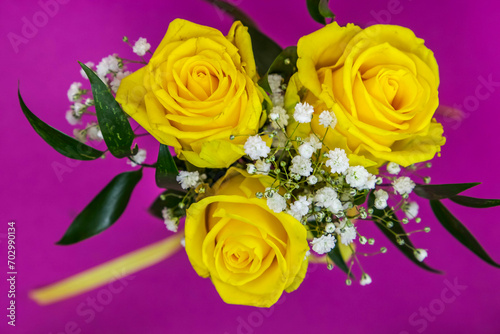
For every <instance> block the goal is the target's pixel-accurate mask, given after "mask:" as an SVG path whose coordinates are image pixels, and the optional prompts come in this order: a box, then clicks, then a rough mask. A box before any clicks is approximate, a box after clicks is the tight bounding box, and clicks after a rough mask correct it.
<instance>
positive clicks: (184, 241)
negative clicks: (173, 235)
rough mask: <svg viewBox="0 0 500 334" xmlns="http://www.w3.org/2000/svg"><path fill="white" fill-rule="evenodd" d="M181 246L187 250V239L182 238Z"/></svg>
mask: <svg viewBox="0 0 500 334" xmlns="http://www.w3.org/2000/svg"><path fill="white" fill-rule="evenodd" d="M180 244H181V246H182V247H184V248H186V238H182V239H181V241H180Z"/></svg>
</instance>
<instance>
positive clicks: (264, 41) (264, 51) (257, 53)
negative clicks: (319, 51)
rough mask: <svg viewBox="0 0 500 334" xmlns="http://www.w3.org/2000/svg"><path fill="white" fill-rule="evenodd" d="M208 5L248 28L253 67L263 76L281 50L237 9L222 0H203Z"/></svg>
mask: <svg viewBox="0 0 500 334" xmlns="http://www.w3.org/2000/svg"><path fill="white" fill-rule="evenodd" d="M205 1H207V2H208V3H210V4H212V5H214V6H216V7H218V8H219V9H221V10H223V11H225V12H226V13H227V14H229V15H230V16H231V17H232V18H233V19H235V20H239V21H241V23H243V25H245V26H246V27H248V33H249V34H250V37H251V38H252V49H253V55H254V58H255V65H256V66H257V72H258V73H259V76H263V75H264V74H265V73H266V72H267V70H268V69H269V66H271V64H272V63H273V61H274V59H275V58H276V57H277V56H278V55H279V54H280V52H281V51H282V48H281V47H280V46H279V45H278V44H277V43H276V42H275V41H273V40H272V39H271V38H269V37H268V36H266V35H265V34H264V33H262V32H261V31H260V30H259V29H258V28H257V25H256V24H255V23H254V22H253V21H252V19H250V18H249V17H248V15H246V14H245V13H244V12H243V11H241V10H240V9H238V7H236V6H234V5H232V4H230V3H228V2H226V1H222V0H205Z"/></svg>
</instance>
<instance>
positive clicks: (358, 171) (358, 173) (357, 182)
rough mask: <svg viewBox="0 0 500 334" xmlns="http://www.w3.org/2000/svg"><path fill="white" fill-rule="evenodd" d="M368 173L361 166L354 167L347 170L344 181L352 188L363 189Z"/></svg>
mask: <svg viewBox="0 0 500 334" xmlns="http://www.w3.org/2000/svg"><path fill="white" fill-rule="evenodd" d="M368 176H370V173H368V171H367V170H366V168H365V167H363V166H354V167H349V168H348V169H347V172H346V175H345V181H346V182H347V183H348V184H349V185H350V186H351V187H353V188H357V189H363V187H364V186H365V185H366V182H367V181H368Z"/></svg>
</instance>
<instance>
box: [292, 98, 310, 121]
mask: <svg viewBox="0 0 500 334" xmlns="http://www.w3.org/2000/svg"><path fill="white" fill-rule="evenodd" d="M313 113H314V108H313V107H312V106H311V105H310V104H308V103H307V102H304V103H300V102H299V103H297V104H296V105H295V112H294V113H293V118H295V120H296V121H297V122H299V123H310V122H311V119H312V114H313Z"/></svg>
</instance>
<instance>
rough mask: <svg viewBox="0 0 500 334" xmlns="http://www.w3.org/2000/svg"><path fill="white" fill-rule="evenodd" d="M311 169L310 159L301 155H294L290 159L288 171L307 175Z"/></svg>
mask: <svg viewBox="0 0 500 334" xmlns="http://www.w3.org/2000/svg"><path fill="white" fill-rule="evenodd" d="M312 171H313V168H312V163H311V159H308V158H305V157H303V156H301V155H296V156H294V157H293V159H292V165H291V166H290V172H292V173H295V174H299V175H300V176H306V177H307V176H309V175H311V173H312Z"/></svg>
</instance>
